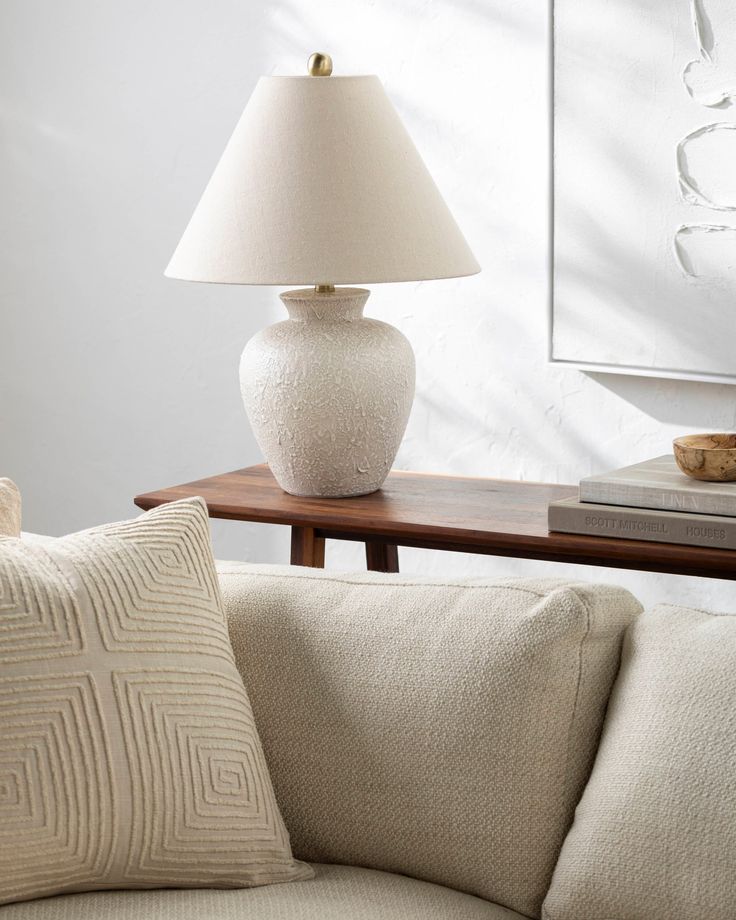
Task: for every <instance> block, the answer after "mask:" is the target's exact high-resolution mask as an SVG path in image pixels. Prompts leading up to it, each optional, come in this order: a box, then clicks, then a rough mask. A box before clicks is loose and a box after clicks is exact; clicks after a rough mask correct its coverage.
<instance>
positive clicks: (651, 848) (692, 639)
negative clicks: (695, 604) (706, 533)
mask: <svg viewBox="0 0 736 920" xmlns="http://www.w3.org/2000/svg"><path fill="white" fill-rule="evenodd" d="M544 916H545V918H547V920H609V918H611V917H625V918H626V920H672V918H675V917H676V918H677V920H703V918H706V917H707V918H708V920H733V917H734V916H736V614H731V615H728V614H721V615H719V614H712V613H707V612H706V611H704V610H689V609H686V608H683V607H672V606H665V605H661V606H658V607H655V608H654V609H653V610H652V611H648V612H647V613H645V614H644V615H643V616H641V617H640V618H639V619H638V620H637V622H636V623H635V625H634V626H633V627H632V628H631V630H630V631H629V633H628V634H627V636H626V640H625V643H624V651H623V657H622V662H621V672H620V674H619V676H618V678H617V680H616V684H615V687H614V690H613V693H612V696H611V702H610V705H609V710H608V714H607V716H606V721H605V726H604V729H603V735H602V738H601V744H600V749H599V751H598V755H597V758H596V761H595V766H594V768H593V772H592V775H591V778H590V782H589V783H588V786H587V788H586V790H585V793H584V794H583V797H582V800H581V802H580V804H579V806H578V809H577V812H576V815H575V823H574V824H573V826H572V828H571V830H570V833H569V835H568V837H567V839H566V841H565V844H564V847H563V848H562V854H561V856H560V860H559V863H558V865H557V867H556V869H555V873H554V879H553V882H552V887H551V890H550V892H549V894H548V896H547V899H546V901H545V904H544Z"/></svg>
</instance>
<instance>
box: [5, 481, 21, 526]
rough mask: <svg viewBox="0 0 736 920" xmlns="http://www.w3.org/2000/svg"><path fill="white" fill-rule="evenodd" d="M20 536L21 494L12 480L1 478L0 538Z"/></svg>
mask: <svg viewBox="0 0 736 920" xmlns="http://www.w3.org/2000/svg"><path fill="white" fill-rule="evenodd" d="M19 536H20V492H19V491H18V486H17V485H16V484H15V483H14V482H13V480H12V479H5V478H4V477H2V478H0V537H19Z"/></svg>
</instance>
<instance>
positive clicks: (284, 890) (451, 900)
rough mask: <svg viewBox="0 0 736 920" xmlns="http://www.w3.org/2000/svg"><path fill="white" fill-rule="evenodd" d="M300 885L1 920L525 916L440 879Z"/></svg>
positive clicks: (67, 902)
mask: <svg viewBox="0 0 736 920" xmlns="http://www.w3.org/2000/svg"><path fill="white" fill-rule="evenodd" d="M314 870H315V877H314V879H313V880H312V881H310V882H308V883H307V884H305V885H270V886H268V887H266V888H253V889H250V890H248V891H213V890H211V889H210V890H207V889H202V890H199V891H193V890H189V891H173V890H171V891H101V892H95V893H93V894H77V895H62V896H61V897H58V898H46V899H44V900H43V901H33V902H30V903H29V902H26V903H24V904H11V905H8V906H7V907H2V908H0V917H2V920H523V918H522V916H521V915H520V914H517V913H514V912H513V911H510V910H506V909H505V908H503V907H498V906H497V905H495V904H489V903H488V902H487V901H481V900H480V898H474V897H472V896H471V895H467V894H461V893H460V892H459V891H452V890H451V889H449V888H442V887H440V886H439V885H430V884H428V883H427V882H418V881H416V880H415V879H410V878H406V877H405V876H402V875H391V874H389V873H386V872H374V871H373V870H371V869H357V868H353V867H351V866H320V865H315V866H314Z"/></svg>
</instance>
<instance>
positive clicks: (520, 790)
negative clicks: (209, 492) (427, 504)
mask: <svg viewBox="0 0 736 920" xmlns="http://www.w3.org/2000/svg"><path fill="white" fill-rule="evenodd" d="M219 572H220V583H221V587H222V591H223V597H224V601H225V605H226V611H227V612H228V615H229V619H230V635H231V639H232V642H233V647H234V650H235V655H236V662H237V664H238V666H239V667H240V669H241V673H242V674H243V675H244V679H245V681H246V686H247V689H248V693H249V695H250V698H251V701H252V705H253V709H254V713H255V717H256V720H257V723H258V725H259V729H260V731H261V737H262V740H263V744H264V748H265V751H266V756H267V758H268V761H269V765H270V769H271V775H272V778H273V781H274V786H275V789H276V795H277V798H278V801H279V804H280V805H281V807H282V810H283V814H284V819H285V821H286V824H287V827H289V830H290V833H291V838H292V844H293V847H294V852H295V855H298V856H299V857H301V858H303V859H307V860H310V861H318V862H345V863H350V864H353V865H362V866H368V867H372V868H376V869H384V870H388V871H393V872H400V873H404V874H406V875H412V876H415V877H417V878H422V879H426V880H428V881H432V882H438V883H441V884H444V885H448V886H450V887H453V888H457V889H459V890H462V891H466V892H469V893H471V894H476V895H479V896H481V897H483V898H487V899H488V900H492V901H496V902H498V903H500V904H503V905H505V906H507V907H510V908H512V909H514V910H517V911H519V912H521V913H523V914H526V915H529V916H535V917H538V916H539V912H540V908H541V904H542V899H543V897H544V894H545V892H546V890H547V887H548V884H549V880H550V878H551V875H552V870H553V867H554V864H555V862H556V859H557V855H558V851H559V848H560V846H561V844H562V841H563V839H564V836H565V833H566V832H567V829H568V827H569V824H570V821H571V820H572V815H573V810H574V808H575V805H576V803H577V801H578V798H579V796H580V793H581V792H582V788H583V786H584V784H585V781H586V779H587V776H588V772H589V768H590V765H591V763H592V759H593V755H594V752H595V748H596V743H597V740H598V735H599V731H600V726H601V723H602V720H603V714H604V710H605V706H606V702H607V699H608V694H609V689H610V686H611V684H612V682H613V678H614V676H615V673H616V669H617V666H618V660H619V650H620V643H621V637H622V633H623V631H624V629H625V627H626V626H627V624H628V623H630V622H631V621H632V620H633V618H634V617H635V615H636V614H637V613H638V611H639V605H638V603H637V602H636V601H635V600H634V599H633V598H632V597H631V595H629V594H628V593H627V592H625V591H623V590H620V589H617V588H605V587H599V588H596V587H591V586H587V585H580V584H565V583H562V582H537V581H519V580H510V581H502V582H488V581H481V580H469V581H450V582H447V581H442V582H441V581H434V580H428V579H418V578H412V579H410V578H403V577H401V576H390V575H375V574H365V575H335V574H324V573H319V572H315V571H314V570H308V569H297V568H292V569H289V568H286V567H280V568H279V567H270V568H268V567H249V566H244V565H237V564H220V566H219Z"/></svg>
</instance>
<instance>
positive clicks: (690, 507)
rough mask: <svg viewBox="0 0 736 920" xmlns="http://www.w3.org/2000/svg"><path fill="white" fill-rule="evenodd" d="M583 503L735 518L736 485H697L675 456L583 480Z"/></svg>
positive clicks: (659, 458) (725, 483)
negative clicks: (677, 462) (684, 471)
mask: <svg viewBox="0 0 736 920" xmlns="http://www.w3.org/2000/svg"><path fill="white" fill-rule="evenodd" d="M580 501H581V502H596V503H602V504H604V505H625V506H627V507H629V508H654V509H655V510H661V511H687V512H689V513H691V514H719V515H726V516H727V517H736V482H698V480H697V479H691V478H690V477H689V476H685V474H684V473H681V472H680V470H679V469H678V468H677V464H676V463H675V458H674V457H673V456H672V454H666V455H665V456H664V457H655V459H654V460H645V461H644V463H636V464H634V466H626V467H624V468H623V469H621V470H614V471H613V472H612V473H604V474H603V475H601V476H587V477H586V478H585V479H581V480H580Z"/></svg>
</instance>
